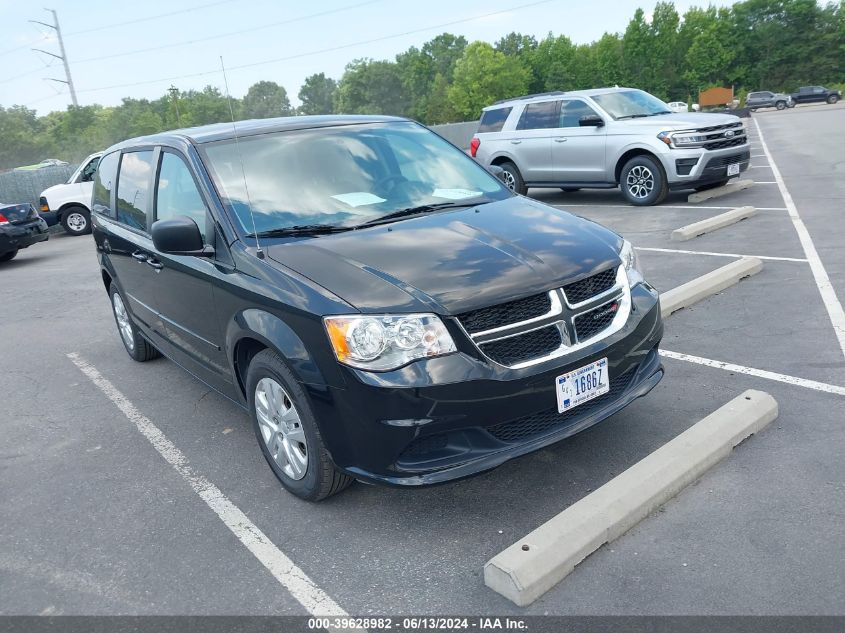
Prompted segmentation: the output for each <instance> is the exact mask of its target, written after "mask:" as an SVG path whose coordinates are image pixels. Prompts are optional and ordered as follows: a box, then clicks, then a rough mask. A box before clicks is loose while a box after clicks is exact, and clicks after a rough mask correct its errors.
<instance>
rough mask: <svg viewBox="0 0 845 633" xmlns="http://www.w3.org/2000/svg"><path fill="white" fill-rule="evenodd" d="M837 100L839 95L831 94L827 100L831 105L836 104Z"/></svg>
mask: <svg viewBox="0 0 845 633" xmlns="http://www.w3.org/2000/svg"><path fill="white" fill-rule="evenodd" d="M837 101H839V95H830V96H829V97H828V98H827V102H828V103H829V104H830V105H833V104H835V103H836V102H837Z"/></svg>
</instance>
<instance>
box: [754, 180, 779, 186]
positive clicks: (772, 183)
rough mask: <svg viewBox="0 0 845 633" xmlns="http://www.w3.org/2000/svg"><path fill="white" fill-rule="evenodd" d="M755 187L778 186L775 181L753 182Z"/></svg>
mask: <svg viewBox="0 0 845 633" xmlns="http://www.w3.org/2000/svg"><path fill="white" fill-rule="evenodd" d="M754 184H755V185H776V184H778V183H777V181H776V180H755V181H754Z"/></svg>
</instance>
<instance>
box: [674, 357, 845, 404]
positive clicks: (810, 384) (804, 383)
mask: <svg viewBox="0 0 845 633" xmlns="http://www.w3.org/2000/svg"><path fill="white" fill-rule="evenodd" d="M660 355H661V356H665V357H666V358H672V359H674V360H683V361H686V362H688V363H695V364H697V365H706V366H707V367H715V368H717V369H724V370H725V371H731V372H734V373H735V374H747V375H748V376H755V377H757V378H765V379H767V380H775V381H777V382H783V383H786V384H788V385H795V386H796V387H804V388H805V389H813V390H815V391H824V392H825V393H833V394H836V395H839V396H845V387H840V386H838V385H831V384H828V383H826V382H818V381H816V380H807V379H806V378H798V377H797V376H790V375H788V374H778V373H775V372H773V371H766V370H765V369H755V368H753V367H745V366H743V365H734V364H733V363H725V362H723V361H720V360H712V359H710V358H702V357H701V356H692V355H691V354H681V353H679V352H670V351H669V350H666V349H662V350H660Z"/></svg>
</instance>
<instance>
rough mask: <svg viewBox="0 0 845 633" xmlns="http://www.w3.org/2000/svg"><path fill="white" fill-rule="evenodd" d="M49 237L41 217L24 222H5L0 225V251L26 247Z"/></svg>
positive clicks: (4, 251) (45, 224) (5, 251)
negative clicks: (5, 223) (3, 224)
mask: <svg viewBox="0 0 845 633" xmlns="http://www.w3.org/2000/svg"><path fill="white" fill-rule="evenodd" d="M49 237H50V232H49V230H48V229H47V223H46V222H44V220H42V219H38V220H32V221H30V222H26V223H25V224H7V225H5V226H2V227H0V253H8V252H10V251H16V250H19V249H21V248H27V247H28V246H32V245H33V244H37V243H38V242H43V241H45V240H47V239H48V238H49Z"/></svg>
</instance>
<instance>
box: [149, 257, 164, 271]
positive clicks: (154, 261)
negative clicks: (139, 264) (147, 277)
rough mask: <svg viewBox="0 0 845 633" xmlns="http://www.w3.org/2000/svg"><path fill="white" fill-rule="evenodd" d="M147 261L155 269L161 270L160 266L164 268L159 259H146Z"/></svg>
mask: <svg viewBox="0 0 845 633" xmlns="http://www.w3.org/2000/svg"><path fill="white" fill-rule="evenodd" d="M147 263H148V264H149V265H150V266H152V267H153V268H155V269H156V270H161V269H162V268H164V264H162V263H161V262H160V261H158V260H157V259H155V258H151V259H148V260H147Z"/></svg>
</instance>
